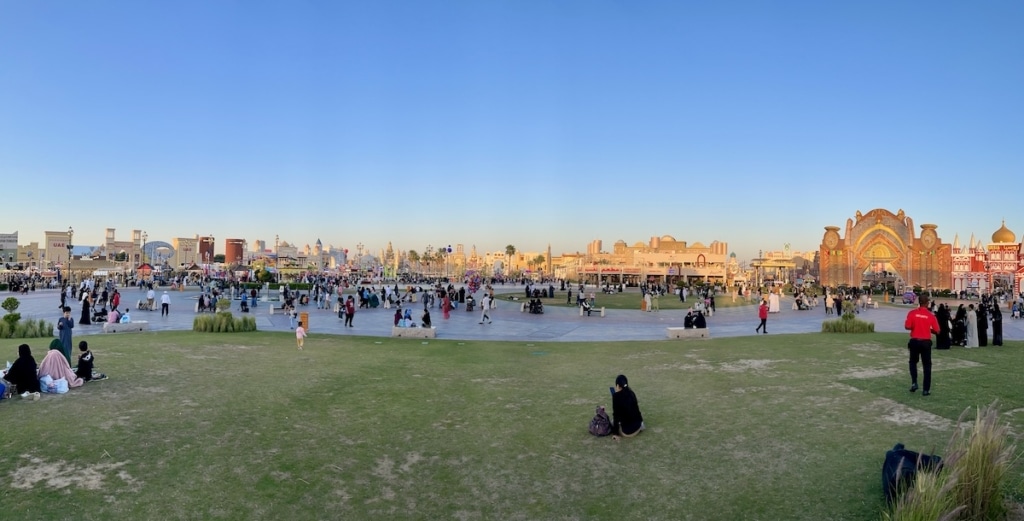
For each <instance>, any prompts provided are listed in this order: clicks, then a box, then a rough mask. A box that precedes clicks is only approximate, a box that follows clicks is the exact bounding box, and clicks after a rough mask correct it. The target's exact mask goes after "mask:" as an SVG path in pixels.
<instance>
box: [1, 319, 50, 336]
mask: <svg viewBox="0 0 1024 521" xmlns="http://www.w3.org/2000/svg"><path fill="white" fill-rule="evenodd" d="M7 316H10V315H7ZM52 336H53V323H52V322H50V321H48V320H46V319H42V318H40V319H37V320H32V319H28V320H18V321H16V322H13V323H11V322H8V321H6V320H0V338H46V337H52Z"/></svg>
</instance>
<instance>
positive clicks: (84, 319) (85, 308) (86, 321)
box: [78, 293, 92, 326]
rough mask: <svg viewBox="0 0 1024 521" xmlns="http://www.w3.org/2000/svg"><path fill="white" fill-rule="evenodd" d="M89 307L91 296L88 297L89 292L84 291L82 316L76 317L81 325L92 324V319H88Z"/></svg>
mask: <svg viewBox="0 0 1024 521" xmlns="http://www.w3.org/2000/svg"><path fill="white" fill-rule="evenodd" d="M91 307H92V297H90V296H89V294H88V293H86V294H85V296H84V297H82V316H81V318H79V319H78V323H79V324H82V325H83V326H88V325H89V324H92V321H91V320H89V308H91Z"/></svg>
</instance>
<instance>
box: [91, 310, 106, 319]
mask: <svg viewBox="0 0 1024 521" xmlns="http://www.w3.org/2000/svg"><path fill="white" fill-rule="evenodd" d="M92 321H93V322H106V321H107V308H100V310H99V311H95V310H94V311H93V312H92Z"/></svg>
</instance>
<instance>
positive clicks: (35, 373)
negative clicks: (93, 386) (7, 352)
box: [0, 338, 107, 400]
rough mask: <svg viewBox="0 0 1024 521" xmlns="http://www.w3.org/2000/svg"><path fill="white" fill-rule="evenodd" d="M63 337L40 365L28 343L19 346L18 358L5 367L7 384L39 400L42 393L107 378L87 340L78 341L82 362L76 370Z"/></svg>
mask: <svg viewBox="0 0 1024 521" xmlns="http://www.w3.org/2000/svg"><path fill="white" fill-rule="evenodd" d="M61 347H62V344H61V341H60V340H59V339H56V338H55V339H53V341H52V342H50V349H49V350H47V352H46V356H44V357H43V361H42V362H40V363H39V364H38V365H37V364H36V359H35V358H33V356H32V348H31V347H29V345H28V344H21V345H20V346H18V359H17V360H15V361H14V363H13V364H11V365H10V366H9V367H7V369H6V370H5V371H3V380H4V381H3V384H6V385H3V384H0V385H3V386H4V387H6V386H7V385H10V386H12V387H13V392H14V393H17V394H20V395H21V397H22V398H31V399H33V400H38V399H39V396H40V393H55V394H63V393H66V392H68V391H69V390H70V389H71V388H72V387H81V386H82V385H83V384H85V382H88V381H91V380H106V378H107V376H106V375H105V374H103V373H97V372H95V371H94V364H95V357H94V356H93V354H92V351H90V350H89V343H88V342H86V341H85V340H83V341H81V342H79V343H78V349H79V351H80V352H81V353H80V354H79V356H78V366H77V367H76V368H75V369H74V370H73V369H72V368H71V364H70V363H69V362H68V359H67V358H66V357H65V355H64V353H63V352H62V351H61Z"/></svg>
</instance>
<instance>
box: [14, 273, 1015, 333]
mask: <svg viewBox="0 0 1024 521" xmlns="http://www.w3.org/2000/svg"><path fill="white" fill-rule="evenodd" d="M496 291H498V292H502V291H505V292H513V291H515V292H516V294H518V292H519V291H520V289H519V287H518V286H516V287H511V286H510V287H507V288H501V289H497V290H496ZM632 291H636V290H635V289H633V290H632ZM162 292H163V290H162V289H161V290H160V291H157V302H159V301H160V295H161V293H162ZM168 294H169V295H170V296H171V306H170V309H171V313H170V315H169V316H167V317H161V316H160V312H159V311H138V310H135V309H134V307H135V303H136V302H137V301H138V300H139V299H141V298H144V296H145V293H143V292H140V291H139V290H137V289H131V288H129V289H125V290H124V291H122V292H121V302H122V303H129V304H130V306H131V307H132V308H133V310H132V318H133V319H135V320H147V321H149V323H150V329H151V330H156V331H183V330H191V329H192V320H193V318H194V317H195V315H196V314H195V312H194V311H193V310H194V309H195V303H196V297H197V295H198V292H197V291H196V290H195V289H190V290H186V291H185V292H178V291H168ZM8 296H14V297H16V298H17V299H18V300H19V301H20V302H21V307H20V308H19V309H18V312H19V313H21V315H22V317H23V318H33V319H38V318H45V319H49V320H52V321H53V322H54V323H56V321H57V319H58V318H60V312H59V311H58V309H57V307H58V304H59V303H60V297H59V294H58V293H57V291H55V290H43V291H35V292H30V293H29V294H27V295H15V294H13V293H6V292H5V293H2V294H0V299H4V298H7V297H8ZM497 301H498V309H496V310H493V312H492V313H491V317H492V319H493V320H494V323H493V324H484V325H480V324H478V322H479V320H480V312H479V310H477V311H474V312H472V313H469V312H466V311H465V309H464V308H460V309H457V310H454V311H452V313H451V318H450V319H449V320H444V319H443V318H442V315H441V311H440V310H438V309H432V310H431V319H432V321H433V323H434V325H435V326H436V327H437V335H438V338H441V339H446V338H447V339H459V340H523V341H538V342H598V341H620V340H664V339H666V335H665V328H666V327H682V325H683V315H684V314H685V313H683V312H681V311H663V312H658V313H646V312H641V311H639V310H636V311H633V310H608V311H607V312H606V316H605V317H603V318H602V317H600V316H598V315H597V314H595V315H594V316H590V317H587V316H583V317H580V316H579V313H578V311H577V308H574V307H573V308H565V307H554V306H549V307H547V308H545V313H544V314H543V315H531V314H529V313H520V312H519V304H520V302H511V301H508V300H505V295H503V294H501V293H499V294H498V295H497ZM637 301H639V296H638V298H637ZM238 303H239V301H235V302H234V307H233V312H234V313H235V314H236V315H238V314H239V312H238ZM267 304H268V303H265V302H261V303H260V305H259V306H258V307H256V308H254V309H253V310H252V315H253V316H255V317H256V322H257V327H258V328H259V330H260V331H288V330H289V327H288V317H287V316H284V315H281V314H275V315H270V313H269V307H268V305H267ZM413 306H414V307H413V316H414V317H415V318H416V319H417V320H418V319H419V316H420V314H421V312H422V309H423V305H422V304H421V303H416V304H413ZM791 306H792V302H791V301H790V300H789V299H786V298H784V299H783V302H782V312H781V313H775V314H772V315H770V316H769V318H768V331H769V334H785V333H814V332H818V331H820V330H821V322H822V320H824V319H825V318H827V317H826V316H825V313H824V310H823V309H822V308H821V307H818V308H817V309H815V310H812V311H792V310H791ZM121 307H122V308H124V304H122V306H121ZM908 309H909V307H882V308H880V309H870V310H867V311H866V312H864V313H863V314H861V315H860V317H861V318H863V319H865V320H870V321H872V322H874V323H875V331H879V332H899V333H904V332H905V331H904V329H903V320H904V318H905V317H906V313H907V311H908ZM72 310H73V311H72V316H73V317H74V318H75V321H76V326H75V335H76V336H77V335H82V334H94V333H101V332H102V331H103V326H102V325H92V326H81V325H77V320H78V318H79V316H80V314H81V304H79V303H73V305H72ZM299 311H300V312H302V311H306V312H308V313H309V317H310V322H311V324H310V328H309V330H310V333H311V334H332V335H341V336H375V337H390V336H391V326H392V323H393V316H394V309H383V308H377V309H360V310H357V312H356V316H355V320H354V324H355V327H352V328H345V327H342V321H341V320H340V319H339V318H338V317H337V315H336V314H335V313H333V312H331V311H326V310H320V309H316V306H306V307H301V306H300V308H299ZM1003 317H1004V320H1003V337H1004V339H1005V340H1024V320H1012V319H1010V318H1009V313H1004V314H1003ZM828 318H834V317H828ZM757 323H758V320H757V312H756V309H755V308H754V307H753V306H744V307H734V308H722V309H720V310H719V311H718V312H717V313H715V315H714V316H713V317H711V318H709V319H708V327H709V328H710V329H711V336H712V337H713V338H721V337H738V336H750V335H753V334H755V333H754V328H755V327H756V326H757ZM989 336H990V337H991V330H990V331H989Z"/></svg>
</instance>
